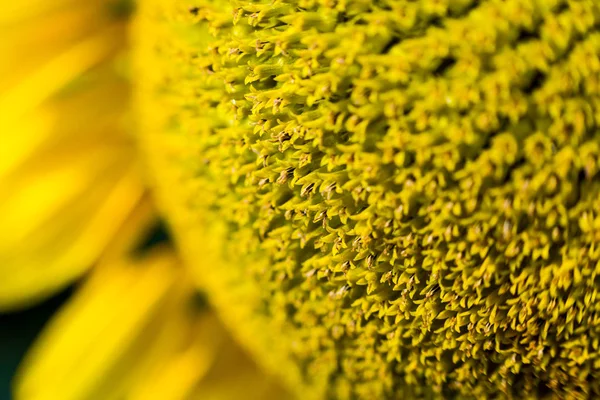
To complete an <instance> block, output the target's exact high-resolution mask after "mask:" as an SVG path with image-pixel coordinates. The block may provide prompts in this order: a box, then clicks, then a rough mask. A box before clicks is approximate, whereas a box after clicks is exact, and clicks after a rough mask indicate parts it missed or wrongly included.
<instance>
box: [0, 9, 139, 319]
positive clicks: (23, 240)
mask: <svg viewBox="0 0 600 400" xmlns="http://www.w3.org/2000/svg"><path fill="white" fill-rule="evenodd" d="M13 3H15V4H11V5H9V6H8V11H6V10H3V14H2V16H1V17H0V35H2V36H1V37H2V38H1V39H0V51H1V52H2V59H1V60H0V139H1V143H2V145H1V146H0V312H1V311H7V310H14V309H17V308H23V307H25V306H28V305H30V304H31V303H33V302H35V301H38V300H41V299H43V298H45V297H47V296H49V295H51V294H53V293H54V292H56V291H57V290H60V289H61V288H63V287H65V286H66V285H67V284H69V283H70V282H71V281H73V280H74V279H76V278H78V277H79V276H81V275H82V274H83V273H84V272H85V271H86V270H87V269H88V268H89V267H90V266H91V265H92V264H93V263H94V262H95V261H96V260H97V259H98V258H99V257H100V255H101V254H102V252H103V250H104V249H105V248H106V246H107V245H108V244H109V243H110V241H111V239H112V237H113V236H114V234H115V232H116V231H117V230H118V229H119V228H120V227H121V226H122V224H123V223H124V221H125V219H126V218H127V217H128V216H129V215H130V213H131V211H132V209H133V208H134V207H136V206H137V205H138V204H139V202H140V200H141V199H142V197H143V193H144V188H143V185H142V183H141V182H140V179H139V177H138V173H137V171H136V167H135V157H134V154H135V153H134V150H133V145H132V143H131V140H130V138H129V137H128V135H127V134H126V133H125V128H124V126H125V122H124V118H125V111H124V110H126V109H127V103H128V99H129V85H128V84H127V82H126V81H125V80H124V79H122V78H120V77H119V73H118V68H117V63H116V60H117V59H118V57H119V55H120V54H122V52H123V49H124V47H125V34H126V23H125V21H122V20H119V19H118V18H116V15H115V14H114V13H113V12H112V11H111V10H112V8H111V7H109V5H110V4H112V3H113V2H111V1H107V0H91V1H89V2H81V1H74V0H62V1H57V2H39V1H36V0H27V1H23V2H13ZM38 3H39V4H38ZM50 3H52V4H50ZM3 8H4V6H3ZM33 10H37V11H33ZM41 11H43V12H41ZM16 66H19V68H16Z"/></svg>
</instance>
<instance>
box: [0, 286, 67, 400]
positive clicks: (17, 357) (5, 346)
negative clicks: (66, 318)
mask: <svg viewBox="0 0 600 400" xmlns="http://www.w3.org/2000/svg"><path fill="white" fill-rule="evenodd" d="M72 292H73V289H72V288H69V289H67V290H65V291H63V292H62V293H60V294H58V295H57V296H55V297H53V298H51V299H49V300H47V301H45V302H44V303H42V304H40V305H38V306H36V307H33V308H29V309H27V310H24V311H20V312H15V313H10V314H0V399H1V400H10V399H11V395H10V383H11V379H12V377H13V375H14V373H15V371H16V369H17V367H18V365H19V362H20V361H21V359H22V358H23V356H24V355H25V352H26V351H27V348H28V347H29V346H30V345H31V343H33V341H34V339H35V338H36V336H37V335H38V334H39V333H40V331H41V329H42V327H43V326H44V325H45V324H46V322H47V321H48V320H49V319H50V317H51V316H52V314H54V312H55V311H56V310H57V309H58V308H60V306H61V305H62V304H63V303H64V302H65V301H66V300H67V299H68V298H69V296H70V295H71V293H72Z"/></svg>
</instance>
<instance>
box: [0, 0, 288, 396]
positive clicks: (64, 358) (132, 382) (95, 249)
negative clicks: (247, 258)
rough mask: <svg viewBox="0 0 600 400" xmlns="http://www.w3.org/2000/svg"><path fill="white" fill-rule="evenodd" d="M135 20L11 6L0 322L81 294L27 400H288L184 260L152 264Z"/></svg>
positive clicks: (46, 342)
mask: <svg viewBox="0 0 600 400" xmlns="http://www.w3.org/2000/svg"><path fill="white" fill-rule="evenodd" d="M130 8H131V4H130V3H129V2H127V1H110V0H89V1H81V0H56V1H46V0H25V1H14V2H9V3H8V4H6V5H3V6H2V13H1V14H0V54H2V57H1V58H0V137H1V142H0V313H8V312H13V311H18V310H22V309H25V308H27V307H29V306H31V305H34V304H36V303H39V302H41V301H43V300H45V299H46V298H48V297H50V296H52V295H53V294H55V293H56V292H58V291H60V290H62V289H63V288H65V287H67V286H69V285H73V284H74V282H78V283H75V287H76V291H75V294H74V295H73V296H72V298H70V299H69V300H68V301H67V302H66V304H65V305H64V307H63V308H62V309H61V310H59V311H58V312H57V314H56V316H54V317H53V319H52V320H51V321H50V322H49V324H48V325H47V326H46V327H45V328H44V330H43V332H42V333H41V335H40V336H39V338H38V339H37V341H36V342H35V343H34V345H33V346H32V348H31V349H30V350H29V352H28V354H27V356H26V357H25V359H24V360H23V362H22V364H21V366H20V368H19V371H18V373H17V375H16V377H15V380H14V388H13V389H14V393H13V394H14V398H15V399H17V400H36V399H37V400H43V399H48V400H53V399H61V400H68V399H71V400H79V399H122V398H126V399H139V400H146V399H190V398H202V399H215V400H218V399H223V400H227V399H231V398H237V397H244V398H255V399H263V398H283V397H285V393H283V392H282V391H281V389H280V388H279V386H278V385H277V384H276V383H275V382H274V381H272V380H271V379H270V378H269V377H267V376H265V375H264V374H263V373H262V372H261V370H260V369H258V368H257V366H256V365H255V363H254V362H253V361H252V360H251V359H249V358H248V357H247V355H246V354H245V353H244V352H243V351H242V350H241V349H240V348H239V347H238V346H237V344H236V342H234V341H233V339H232V338H231V337H230V336H229V335H228V334H227V332H226V331H225V329H224V327H223V326H222V324H221V322H220V321H219V320H218V319H217V318H216V316H215V315H214V313H213V312H212V311H211V309H210V308H209V307H208V306H207V305H206V304H204V303H203V302H202V301H199V300H198V299H199V294H198V293H197V290H196V289H195V287H193V286H192V284H191V279H189V277H188V275H187V273H186V272H185V270H184V269H183V268H182V267H181V265H180V263H179V261H178V259H177V256H176V255H175V252H174V250H173V249H171V248H170V247H169V245H166V244H162V245H153V246H150V245H146V246H145V247H144V248H141V249H140V243H141V242H143V241H144V237H145V236H147V235H148V232H149V230H150V229H151V227H152V226H153V224H154V223H155V221H156V219H157V216H156V212H155V209H154V206H153V205H152V202H151V199H150V197H149V195H148V193H147V189H146V187H145V185H144V179H143V177H142V174H141V169H140V166H139V160H138V156H137V153H136V150H135V144H134V141H133V140H132V137H131V135H130V131H131V127H132V124H131V122H130V116H129V111H128V110H129V106H128V105H129V102H130V92H131V89H130V83H129V79H128V77H127V71H128V67H127V64H128V52H129V49H128V44H127V42H128V40H127V32H128V24H129V18H128V14H129V11H130ZM3 329H4V327H3Z"/></svg>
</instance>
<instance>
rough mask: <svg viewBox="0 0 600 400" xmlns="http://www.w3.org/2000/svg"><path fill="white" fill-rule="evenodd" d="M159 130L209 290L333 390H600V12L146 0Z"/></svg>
mask: <svg viewBox="0 0 600 400" xmlns="http://www.w3.org/2000/svg"><path fill="white" fill-rule="evenodd" d="M141 6H142V10H141V20H140V23H139V25H138V28H139V29H138V34H137V40H138V44H139V48H138V65H139V67H140V73H139V75H138V76H139V98H140V110H141V112H140V115H141V121H142V122H141V125H142V128H143V129H141V130H140V131H141V139H142V142H143V146H144V149H145V151H146V154H147V159H148V162H149V164H150V165H151V166H152V169H153V177H154V180H155V184H156V186H157V187H158V193H159V197H160V201H161V205H162V207H163V208H164V210H165V211H166V214H167V215H168V216H169V218H170V221H171V223H172V226H173V227H174V231H175V234H176V236H177V239H178V241H179V243H180V244H181V247H182V249H183V252H184V254H185V257H186V259H187V263H188V264H189V265H191V266H192V268H193V269H194V270H195V272H196V276H197V280H198V282H199V284H201V285H203V286H204V287H206V288H207V289H208V291H209V292H210V293H211V295H212V298H213V299H214V301H215V303H216V304H217V307H218V308H219V309H220V311H221V313H222V315H223V316H224V318H225V319H226V320H227V321H228V324H229V325H230V327H231V329H232V330H233V331H235V332H237V334H238V336H239V337H240V340H241V341H243V342H244V343H246V345H247V346H248V347H249V348H250V349H252V351H253V352H254V354H255V355H256V357H257V358H258V359H259V360H261V361H262V362H263V363H264V364H265V365H267V366H270V367H271V368H272V369H273V370H277V371H279V372H281V373H282V374H283V375H285V377H286V378H287V379H288V380H289V381H290V382H291V383H292V384H294V385H296V386H297V387H298V388H300V390H302V391H308V393H311V394H312V395H315V396H327V397H330V398H365V399H368V398H395V397H397V396H399V395H400V394H403V396H404V397H408V398H416V397H428V398H429V397H431V396H438V397H439V396H459V397H464V396H467V397H469V396H475V397H478V398H486V397H487V396H490V395H491V394H492V393H495V394H498V393H503V394H504V396H507V397H511V396H515V395H517V394H519V393H521V394H522V393H526V394H527V396H531V397H535V396H538V395H540V396H541V395H543V394H544V393H554V395H556V396H559V397H564V396H567V397H568V396H575V397H577V396H583V395H584V394H586V393H587V394H589V393H595V394H599V393H600V386H599V385H598V383H597V381H596V380H595V379H594V377H596V376H598V371H599V369H598V365H600V358H599V356H598V352H597V350H598V343H599V340H600V336H599V333H598V332H597V330H596V329H595V328H594V326H595V325H596V321H597V320H598V317H599V314H598V307H597V303H598V302H597V300H596V296H597V287H596V286H597V285H596V282H597V274H598V272H600V269H599V268H600V263H599V262H600V215H599V213H598V210H600V202H599V200H598V199H600V196H599V194H600V186H599V185H598V168H597V166H598V165H599V164H598V163H599V162H600V158H599V157H600V150H599V149H600V145H599V143H600V136H599V133H598V132H599V129H600V128H599V118H598V115H599V112H600V102H598V96H599V95H600V80H599V78H598V77H599V76H600V32H599V31H598V24H599V23H600V6H599V5H598V3H597V2H594V1H567V0H555V1H549V2H548V1H534V0H506V1H485V2H479V1H474V0H457V1H433V0H432V1H413V2H405V1H398V0H385V1H377V2H371V1H362V0H347V1H310V0H301V1H274V2H271V1H269V2H262V1H261V2H255V1H245V0H241V1H235V2H231V3H230V2H225V1H201V0H196V1H191V0H190V1H175V2H163V1H158V0H149V1H145V2H142V4H141Z"/></svg>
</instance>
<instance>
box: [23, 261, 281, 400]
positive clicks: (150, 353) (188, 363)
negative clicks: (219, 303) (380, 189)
mask: <svg viewBox="0 0 600 400" xmlns="http://www.w3.org/2000/svg"><path fill="white" fill-rule="evenodd" d="M186 282H187V279H186V278H185V276H184V273H183V270H182V269H180V268H178V266H177V265H176V261H175V259H174V257H173V256H172V255H171V254H170V253H169V252H168V251H162V250H161V251H154V252H152V254H151V255H150V256H147V257H146V258H144V259H143V260H139V261H131V262H126V263H124V262H121V263H117V264H109V265H100V266H99V267H98V268H97V269H95V272H94V274H92V276H91V278H90V279H89V281H87V282H86V283H85V285H84V286H83V287H82V288H81V290H79V291H78V292H77V294H76V296H75V297H74V298H73V299H72V300H71V301H70V302H69V303H68V304H67V305H66V306H65V307H64V309H63V310H62V311H61V312H60V313H59V314H58V315H57V316H56V317H55V319H54V320H53V321H52V322H51V323H50V325H49V326H48V327H47V328H46V330H45V331H44V332H43V334H42V336H41V337H40V338H39V340H38V342H37V343H36V345H35V346H34V347H33V348H32V349H31V351H30V353H29V354H28V356H27V357H26V358H25V361H24V363H23V365H22V368H21V371H20V374H19V375H18V376H17V380H16V384H15V399H16V400H20V399H23V400H45V399H48V400H50V399H63V400H71V399H72V400H75V399H123V398H126V399H139V400H142V399H169V400H177V399H190V398H199V399H200V398H202V399H214V400H218V399H233V398H238V397H243V398H249V399H253V398H254V399H268V398H273V399H284V398H286V396H285V394H284V393H283V392H282V391H281V390H280V389H279V388H278V386H277V385H276V384H274V383H273V382H272V381H271V380H270V379H269V378H267V377H266V376H265V375H263V374H262V372H261V371H259V370H258V369H257V367H256V365H255V364H254V363H253V362H252V361H251V360H250V359H248V358H247V356H246V355H245V354H244V353H243V352H242V351H241V350H240V349H239V348H238V347H237V345H236V344H235V343H234V342H233V341H232V340H231V338H229V336H228V335H227V334H226V332H225V331H224V329H223V327H222V326H221V324H220V323H219V321H218V320H217V319H216V318H215V317H214V316H213V315H212V314H211V313H210V312H209V311H208V309H206V308H205V307H202V306H199V305H198V304H196V302H195V301H194V296H195V294H194V292H193V291H192V290H191V288H190V287H189V286H188V285H187V283H186Z"/></svg>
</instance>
